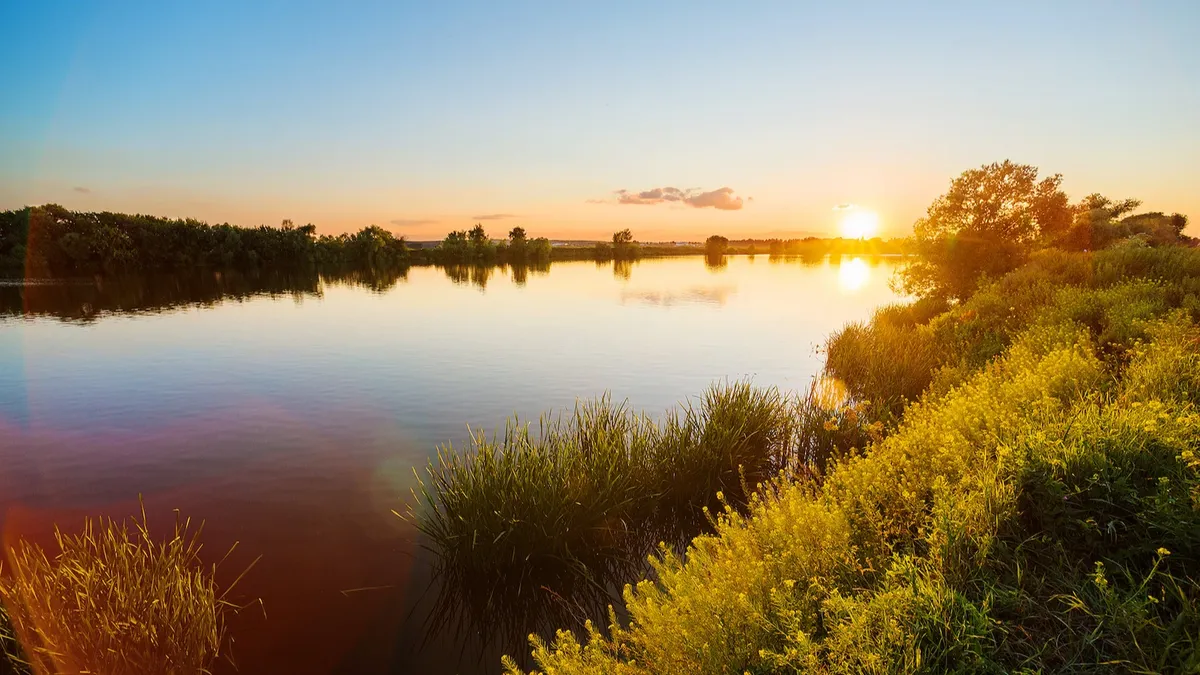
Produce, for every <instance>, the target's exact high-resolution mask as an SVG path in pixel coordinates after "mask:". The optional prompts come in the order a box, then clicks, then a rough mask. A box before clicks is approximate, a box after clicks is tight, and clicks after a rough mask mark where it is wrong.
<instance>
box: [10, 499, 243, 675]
mask: <svg viewBox="0 0 1200 675" xmlns="http://www.w3.org/2000/svg"><path fill="white" fill-rule="evenodd" d="M199 535H200V529H196V530H192V529H191V528H190V527H189V522H188V521H182V522H177V523H176V525H175V529H174V532H173V534H172V536H170V537H169V538H167V539H165V540H163V541H156V540H154V539H153V538H152V537H151V535H150V531H149V529H148V527H147V524H146V517H145V513H144V512H143V513H142V516H141V520H135V521H133V522H132V524H130V523H127V522H116V521H113V520H111V519H99V520H96V521H93V520H90V519H89V520H87V521H86V523H85V525H84V528H83V531H82V532H81V533H80V534H75V535H71V534H65V533H63V532H62V531H56V533H55V538H56V541H57V545H58V549H59V552H58V554H57V555H56V556H54V557H53V558H50V557H48V556H47V555H46V553H45V552H44V551H43V550H42V549H41V547H39V546H38V545H36V544H32V543H28V542H24V541H23V542H21V543H20V544H19V545H18V546H17V547H16V548H15V549H14V550H13V551H12V554H11V557H10V559H11V563H12V569H11V574H10V575H9V576H7V577H5V578H4V579H3V580H0V598H2V599H3V601H4V604H5V606H6V607H7V609H8V612H9V615H10V617H11V621H12V625H13V628H14V630H15V633H16V636H17V637H18V638H19V640H20V643H21V646H22V648H23V651H24V655H25V658H26V659H28V663H29V665H30V667H31V669H32V671H33V672H34V673H36V674H39V675H40V674H42V673H47V674H48V673H105V674H106V675H123V674H130V675H133V674H142V673H145V674H146V675H149V674H151V673H172V674H181V675H182V674H187V673H207V672H209V670H210V667H211V665H212V664H213V661H214V660H215V659H216V658H217V656H218V654H219V653H220V651H221V648H222V642H223V637H224V616H225V612H226V610H227V609H228V607H229V605H228V604H227V603H226V602H225V601H224V600H223V597H222V595H221V594H219V593H218V590H217V586H216V583H215V581H214V580H213V569H211V568H210V569H206V568H204V567H203V566H202V565H201V564H200V561H199V552H200V542H199Z"/></svg>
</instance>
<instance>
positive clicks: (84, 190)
mask: <svg viewBox="0 0 1200 675" xmlns="http://www.w3.org/2000/svg"><path fill="white" fill-rule="evenodd" d="M71 189H72V190H74V191H75V192H78V193H79V194H81V195H90V194H92V191H91V189H89V188H85V187H73V188H71Z"/></svg>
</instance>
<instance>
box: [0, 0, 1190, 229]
mask: <svg viewBox="0 0 1200 675" xmlns="http://www.w3.org/2000/svg"><path fill="white" fill-rule="evenodd" d="M742 5H748V6H742ZM0 21H2V22H3V25H5V26H6V28H7V30H6V40H5V41H4V42H3V43H2V44H0V92H3V94H2V96H3V101H4V104H3V105H2V106H0V208H13V207H19V206H23V205H25V204H33V203H43V202H49V201H53V202H57V203H61V204H64V205H65V206H68V207H69V208H75V209H89V210H90V209H110V210H120V211H135V212H143V213H156V214H161V215H169V216H193V217H199V218H203V219H207V220H210V221H229V222H235V223H240V224H258V223H263V222H265V223H275V222H278V221H279V220H280V219H282V218H292V219H293V220H295V221H297V222H313V223H316V224H317V225H318V227H319V228H320V229H321V231H339V230H344V229H347V228H355V229H356V228H358V227H361V226H362V225H366V224H370V223H376V224H380V225H384V226H387V227H390V228H392V229H395V230H397V231H399V232H402V233H407V234H409V235H410V236H415V237H417V238H422V237H440V236H441V235H442V234H443V233H444V232H445V231H447V230H449V229H452V228H458V227H462V226H464V225H468V224H470V223H471V222H473V221H474V220H477V219H478V218H477V217H478V216H497V217H494V218H490V219H487V220H486V221H485V222H487V223H489V227H494V228H495V229H497V230H499V229H506V228H507V227H509V226H510V224H523V225H526V227H528V228H529V229H530V230H531V232H534V233H539V234H547V235H550V236H581V237H588V236H606V234H607V233H609V232H611V231H612V229H614V227H617V226H620V227H624V226H632V227H633V228H634V230H635V234H639V235H640V238H643V239H650V238H688V237H691V238H695V237H703V236H705V235H707V234H711V233H714V232H722V233H727V234H730V235H735V236H736V235H743V234H771V233H776V232H798V231H820V232H824V231H833V230H834V229H836V218H837V214H836V213H834V212H833V211H832V206H833V205H835V204H839V203H844V202H851V203H855V204H861V205H863V206H864V207H865V208H870V209H872V210H875V211H877V212H879V214H880V216H881V219H882V223H883V227H884V230H885V233H895V234H903V233H905V232H906V231H907V230H908V229H909V227H910V226H911V223H912V221H913V220H914V219H915V218H917V217H919V216H920V215H921V213H922V212H923V211H924V208H925V206H927V205H928V203H929V202H930V201H931V200H932V199H933V198H934V197H935V196H937V194H939V193H940V192H942V191H944V189H945V187H946V185H947V184H948V182H949V180H950V179H951V178H952V177H953V176H954V175H956V174H957V173H959V172H960V171H962V170H964V169H967V168H971V167H974V166H978V165H980V164H983V163H986V162H991V161H998V160H1002V159H1005V158H1010V159H1013V160H1014V161H1019V162H1026V163H1031V164H1035V165H1037V166H1039V167H1041V168H1042V170H1043V171H1044V172H1048V173H1055V172H1061V173H1063V174H1064V176H1065V178H1066V181H1065V186H1066V188H1067V190H1068V192H1069V193H1070V194H1071V195H1072V196H1073V197H1081V196H1083V195H1084V194H1086V193H1088V192H1093V191H1099V192H1103V193H1105V194H1109V195H1111V196H1113V197H1126V196H1134V197H1139V198H1142V199H1143V200H1145V202H1146V207H1147V208H1151V209H1154V210H1166V211H1180V212H1183V213H1187V214H1189V215H1190V216H1191V217H1192V218H1193V220H1195V219H1198V218H1200V190H1198V189H1197V188H1198V187H1200V131H1198V130H1197V129H1198V127H1200V125H1198V124H1197V123H1196V120H1197V119H1200V112H1198V110H1200V44H1198V41H1197V40H1196V39H1195V34H1196V31H1197V30H1198V29H1200V2H1193V1H1189V0H1183V1H1179V2H1145V3H1133V2H1100V1H1093V2H1055V3H1041V2H1004V3H989V4H988V5H986V6H985V5H984V4H983V3H950V2H938V3H891V2H886V3H885V2H881V3H838V4H836V5H833V3H821V4H808V3H729V4H715V3H713V4H708V3H694V2H693V3H653V4H651V3H636V4H635V3H628V4H587V5H584V4H583V3H550V2H546V3H511V4H510V3H452V2H441V3H427V4H408V3H377V4H375V3H366V2H361V3H336V4H335V3H321V4H317V3H299V2H288V3H283V2H278V3H262V2H260V3H252V2H231V3H222V2H205V3H186V4H185V3H135V2H123V3H107V4H106V3H83V2H80V3H57V2H28V3H17V2H5V3H4V4H3V6H2V7H0ZM662 187H676V188H679V189H681V190H690V189H695V192H693V193H691V194H695V195H698V194H702V193H705V192H709V191H713V190H717V189H719V188H726V187H728V188H730V189H731V190H732V192H731V195H736V196H737V197H740V198H742V199H743V200H744V201H743V202H741V204H742V206H743V208H740V209H732V208H730V209H717V208H695V207H690V206H687V205H686V204H685V203H681V202H663V203H657V204H636V205H634V204H617V203H616V202H617V201H618V198H617V195H615V194H614V192H615V191H616V190H622V189H624V190H629V191H631V192H630V194H633V193H637V192H641V191H646V190H651V189H653V188H662ZM591 202H601V203H591ZM500 216H503V217H500ZM1191 229H1192V231H1193V232H1195V231H1196V228H1195V226H1193V228H1191Z"/></svg>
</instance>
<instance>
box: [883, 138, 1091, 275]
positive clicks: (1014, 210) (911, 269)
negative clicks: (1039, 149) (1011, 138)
mask: <svg viewBox="0 0 1200 675" xmlns="http://www.w3.org/2000/svg"><path fill="white" fill-rule="evenodd" d="M1061 184H1062V176H1061V175H1059V174H1055V175H1053V176H1049V177H1047V178H1043V179H1041V180H1039V179H1038V170H1037V168H1036V167H1033V166H1029V165H1027V164H1014V163H1012V162H1010V161H1007V160H1006V161H1004V162H1000V163H993V164H988V165H985V166H982V167H980V168H978V169H971V170H968V171H964V172H963V173H962V175H960V176H959V177H958V178H955V179H954V180H953V181H952V182H951V183H950V189H949V190H948V191H947V192H946V194H944V195H942V196H940V197H938V198H937V199H936V200H934V202H933V204H931V205H930V206H929V210H928V212H927V213H926V215H925V217H924V218H922V219H920V220H919V221H917V223H916V225H915V226H914V227H913V239H914V242H915V247H916V252H917V253H918V256H917V258H916V259H915V260H914V261H913V262H912V263H910V264H909V265H908V266H906V267H905V269H904V270H902V271H901V274H900V286H901V287H902V289H903V290H905V291H907V292H909V293H913V294H915V295H921V296H942V297H946V298H963V297H966V296H968V295H970V294H971V293H972V292H973V291H974V290H975V289H976V288H977V287H978V285H979V282H980V280H981V279H983V278H988V277H990V278H996V277H999V276H1001V275H1003V274H1005V273H1007V272H1009V271H1011V270H1013V269H1016V268H1017V267H1019V266H1020V265H1021V264H1022V263H1023V262H1025V260H1026V258H1027V257H1028V256H1029V254H1030V253H1031V252H1032V251H1033V249H1034V248H1035V247H1037V246H1038V245H1039V244H1040V243H1042V242H1048V241H1053V240H1054V239H1056V238H1058V237H1059V236H1061V235H1062V233H1063V232H1065V231H1066V230H1067V229H1068V228H1069V227H1070V226H1071V219H1072V216H1073V211H1072V209H1071V206H1070V204H1069V203H1068V200H1067V195H1066V194H1065V193H1063V191H1062V190H1061V188H1060V186H1061Z"/></svg>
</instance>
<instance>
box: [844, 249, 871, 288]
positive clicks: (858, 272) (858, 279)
mask: <svg viewBox="0 0 1200 675" xmlns="http://www.w3.org/2000/svg"><path fill="white" fill-rule="evenodd" d="M870 280H871V268H870V267H868V266H867V261H865V260H863V259H862V258H854V259H852V260H847V261H843V262H842V264H841V267H840V268H839V269H838V287H839V288H841V289H842V291H844V292H847V293H853V292H855V291H857V290H859V289H860V288H862V287H863V286H866V285H867V282H868V281H870Z"/></svg>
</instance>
